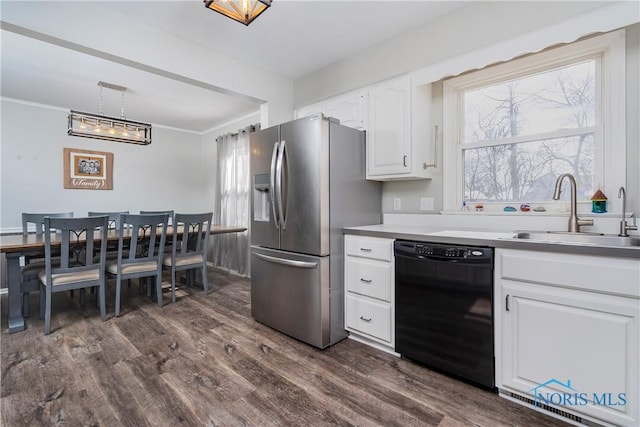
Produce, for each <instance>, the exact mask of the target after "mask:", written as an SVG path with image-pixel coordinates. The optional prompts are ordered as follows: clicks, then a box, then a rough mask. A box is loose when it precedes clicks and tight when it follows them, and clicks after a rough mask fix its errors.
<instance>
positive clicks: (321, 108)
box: [296, 102, 327, 119]
mask: <svg viewBox="0 0 640 427" xmlns="http://www.w3.org/2000/svg"><path fill="white" fill-rule="evenodd" d="M318 113H322V114H326V113H327V104H326V103H325V102H316V103H315V104H310V105H305V106H304V107H300V108H298V109H297V110H296V119H300V118H302V117H307V116H312V115H314V114H318Z"/></svg>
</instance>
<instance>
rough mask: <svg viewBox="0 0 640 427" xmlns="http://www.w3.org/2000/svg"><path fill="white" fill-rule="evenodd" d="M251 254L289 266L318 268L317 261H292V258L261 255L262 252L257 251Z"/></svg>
mask: <svg viewBox="0 0 640 427" xmlns="http://www.w3.org/2000/svg"><path fill="white" fill-rule="evenodd" d="M253 255H255V256H256V257H257V258H260V259H262V260H265V261H268V262H273V263H276V264H282V265H288V266H290V267H298V268H318V263H317V262H305V261H294V260H290V259H283V258H276V257H273V256H269V255H262V254H257V253H254V254H253Z"/></svg>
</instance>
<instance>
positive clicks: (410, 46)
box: [294, 1, 611, 108]
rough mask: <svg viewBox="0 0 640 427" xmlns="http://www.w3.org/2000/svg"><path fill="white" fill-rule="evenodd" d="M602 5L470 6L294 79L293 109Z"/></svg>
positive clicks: (506, 3)
mask: <svg viewBox="0 0 640 427" xmlns="http://www.w3.org/2000/svg"><path fill="white" fill-rule="evenodd" d="M604 5H611V2H597V1H568V2H567V1H564V2H563V1H553V2H550V1H545V2H539V1H528V2H527V1H522V2H520V1H497V2H485V1H479V2H471V4H469V5H467V6H464V7H462V8H459V9H456V10H454V11H453V12H451V13H449V14H447V15H444V16H442V17H440V18H438V19H437V20H436V21H435V22H431V23H429V24H428V25H424V26H422V27H419V28H416V29H414V30H410V31H408V32H406V33H404V34H401V35H400V36H398V37H395V38H392V39H390V40H387V41H385V42H383V43H381V44H379V45H376V46H373V47H371V48H369V49H366V50H363V51H361V52H359V53H357V54H356V55H353V56H351V57H349V58H347V59H344V60H342V61H339V62H336V63H334V64H332V65H329V66H327V67H325V68H322V69H320V70H317V71H315V72H313V73H310V74H308V75H306V76H304V77H302V78H300V79H297V80H296V81H294V106H295V107H296V108H297V107H301V106H304V105H307V104H310V103H312V102H314V101H319V100H322V99H324V98H328V97H330V96H333V95H337V94H340V93H344V92H348V91H350V90H353V89H357V88H360V87H364V86H367V85H370V84H372V83H375V82H378V81H381V80H385V79H388V78H390V77H393V76H396V75H400V74H404V73H407V72H410V71H413V70H418V69H420V68H423V67H426V66H428V65H431V64H435V63H438V62H441V61H443V60H445V59H449V58H452V57H455V56H458V55H461V54H464V53H467V52H472V51H474V50H476V49H479V48H482V47H485V46H489V45H492V44H495V43H498V42H501V41H503V40H507V39H510V38H514V37H516V36H520V35H523V34H526V33H528V32H531V31H534V30H536V29H539V28H542V27H546V26H548V25H551V24H554V23H557V22H562V21H563V20H566V19H567V18H569V17H573V16H576V15H580V14H581V13H585V12H588V11H590V10H593V9H596V8H599V7H602V6H604Z"/></svg>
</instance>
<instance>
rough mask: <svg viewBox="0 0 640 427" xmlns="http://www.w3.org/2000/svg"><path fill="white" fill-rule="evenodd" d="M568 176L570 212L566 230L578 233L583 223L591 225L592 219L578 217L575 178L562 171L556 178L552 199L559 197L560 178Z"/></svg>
mask: <svg viewBox="0 0 640 427" xmlns="http://www.w3.org/2000/svg"><path fill="white" fill-rule="evenodd" d="M565 178H568V179H569V184H571V214H570V215H569V226H568V229H567V231H569V233H579V232H580V227H581V226H583V225H593V220H592V219H578V215H577V211H578V203H577V201H576V179H575V178H574V177H573V175H571V174H570V173H563V174H562V175H560V176H559V177H558V179H557V180H556V189H555V191H554V192H553V200H558V199H560V193H561V191H560V187H561V186H562V180H563V179H565Z"/></svg>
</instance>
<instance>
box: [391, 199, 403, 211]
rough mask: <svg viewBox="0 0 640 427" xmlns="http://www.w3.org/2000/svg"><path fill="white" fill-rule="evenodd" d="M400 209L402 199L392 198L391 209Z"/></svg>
mask: <svg viewBox="0 0 640 427" xmlns="http://www.w3.org/2000/svg"><path fill="white" fill-rule="evenodd" d="M400 209H402V199H393V210H394V211H399V210H400Z"/></svg>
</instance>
